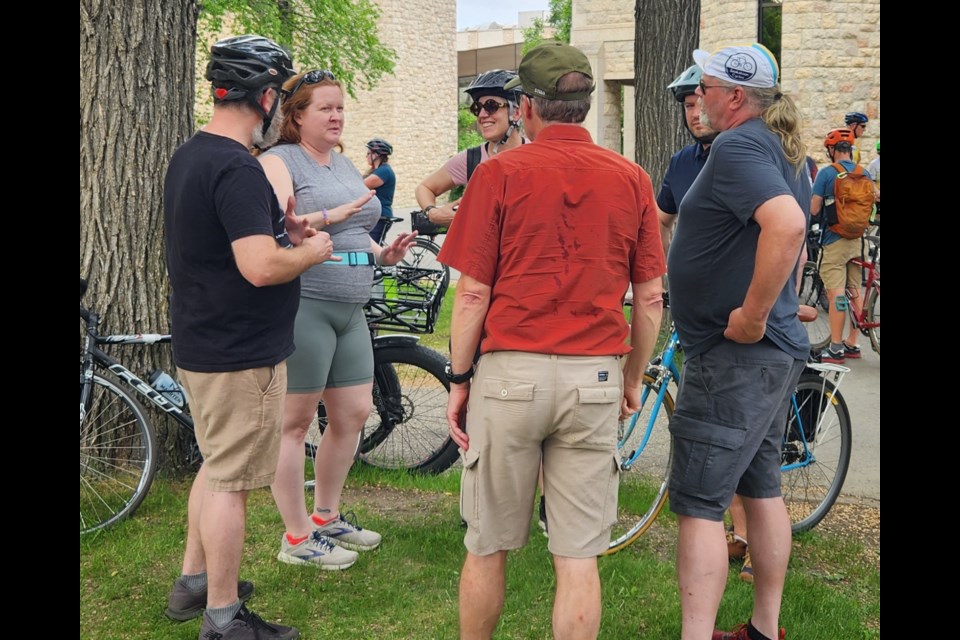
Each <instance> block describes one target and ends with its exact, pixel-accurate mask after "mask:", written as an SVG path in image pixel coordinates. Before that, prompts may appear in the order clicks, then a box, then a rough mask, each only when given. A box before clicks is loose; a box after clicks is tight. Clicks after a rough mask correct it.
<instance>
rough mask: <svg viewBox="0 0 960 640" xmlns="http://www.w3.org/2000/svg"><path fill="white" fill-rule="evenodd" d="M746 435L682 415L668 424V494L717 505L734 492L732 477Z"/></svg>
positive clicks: (740, 431)
mask: <svg viewBox="0 0 960 640" xmlns="http://www.w3.org/2000/svg"><path fill="white" fill-rule="evenodd" d="M746 433H747V432H746V431H745V430H744V429H739V428H736V427H729V426H725V425H719V424H711V423H706V422H702V421H700V420H696V419H694V418H691V417H689V416H685V415H682V414H674V415H673V418H672V419H671V420H670V434H671V435H672V436H673V467H672V469H671V471H670V490H671V491H678V492H680V493H686V494H689V495H692V496H696V497H699V498H701V499H704V500H710V501H719V500H721V499H723V498H725V497H726V496H727V495H728V494H729V493H730V492H731V491H732V489H733V487H734V486H735V484H736V481H737V479H736V478H734V477H733V472H734V470H735V469H736V466H737V462H738V460H739V458H740V449H741V448H742V447H743V442H744V439H745V438H746Z"/></svg>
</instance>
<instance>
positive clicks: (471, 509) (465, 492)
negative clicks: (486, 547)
mask: <svg viewBox="0 0 960 640" xmlns="http://www.w3.org/2000/svg"><path fill="white" fill-rule="evenodd" d="M461 458H462V459H463V473H462V474H461V476H460V517H461V518H463V521H464V522H466V523H467V524H468V525H470V526H472V527H476V526H478V525H479V523H480V504H479V503H480V500H479V495H480V489H479V487H480V482H479V479H478V478H477V472H478V470H477V463H478V462H479V461H480V452H479V451H478V450H477V449H475V448H471V449H467V450H466V451H464V452H463V453H462V454H461Z"/></svg>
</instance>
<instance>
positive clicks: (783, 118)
mask: <svg viewBox="0 0 960 640" xmlns="http://www.w3.org/2000/svg"><path fill="white" fill-rule="evenodd" d="M744 89H746V94H747V96H748V100H749V101H750V102H751V103H753V105H754V106H755V107H756V108H757V109H758V110H759V111H760V118H761V119H763V122H764V124H766V125H767V128H768V129H770V130H771V131H773V132H774V133H775V134H777V136H778V137H779V138H780V144H781V145H783V152H784V155H786V157H787V161H788V162H789V163H790V164H792V165H793V166H794V167H796V169H797V172H798V173H799V172H800V170H801V169H802V168H803V167H804V166H806V158H807V145H805V144H804V143H803V138H802V137H801V126H802V124H803V116H802V115H801V114H800V110H799V109H797V105H796V103H795V102H794V101H793V98H791V97H790V96H788V95H785V94H783V93H781V91H780V87H779V86H777V87H770V88H767V89H759V88H756V87H744Z"/></svg>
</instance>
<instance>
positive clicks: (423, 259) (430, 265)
mask: <svg viewBox="0 0 960 640" xmlns="http://www.w3.org/2000/svg"><path fill="white" fill-rule="evenodd" d="M439 254H440V245H438V244H437V243H436V242H433V241H432V240H430V239H429V238H420V237H417V238H416V239H415V240H414V243H413V244H412V245H411V246H410V248H409V249H408V250H407V255H406V256H405V257H404V258H403V260H401V261H400V264H402V265H405V266H408V267H417V268H419V269H432V270H434V271H442V272H443V280H442V282H441V287H442V292H441V294H440V296H438V297H440V298H443V294H445V293H446V291H447V287H448V286H450V267H448V266H447V265H445V264H443V263H442V262H440V261H439V260H437V256H438V255H439Z"/></svg>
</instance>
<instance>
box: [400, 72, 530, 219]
mask: <svg viewBox="0 0 960 640" xmlns="http://www.w3.org/2000/svg"><path fill="white" fill-rule="evenodd" d="M516 77H517V74H516V73H514V72H513V71H505V70H503V69H494V70H492V71H486V72H484V73H481V74H480V75H478V76H477V77H476V79H475V80H474V81H473V82H471V83H470V86H469V87H467V89H466V91H467V95H469V96H470V98H471V99H472V100H473V104H471V105H470V111H471V112H472V113H473V115H475V116H476V117H477V128H478V130H479V131H480V135H481V136H483V139H484V140H485V142H484V144H482V145H481V146H480V149H479V160H478V162H476V164H479V163H481V162H484V161H485V160H487V159H488V158H492V157H493V156H495V155H497V154H498V153H501V152H503V151H506V150H507V149H512V148H513V147H516V146H518V145H521V144H523V142H524V140H523V138H522V137H521V135H520V106H519V105H520V92H519V90H517V89H510V90H505V89H504V88H503V87H504V85H505V84H507V83H508V82H510V81H511V80H513V79H514V78H516ZM469 153H470V150H469V149H465V150H463V151H461V152H460V153H458V154H457V155H455V156H453V157H452V158H450V160H448V161H447V162H446V164H444V165H443V166H442V167H440V168H439V169H437V170H436V171H434V172H433V173H432V174H430V175H429V176H427V178H426V179H425V180H424V181H423V182H421V183H420V184H419V185H418V186H417V189H416V191H415V194H416V197H417V203H418V204H419V205H420V207H421V208H422V209H423V211H424V213H426V214H427V217H429V218H430V222H433V223H435V224H438V225H441V226H449V225H450V223H451V222H452V221H453V214H454V212H455V211H456V206H457V205H458V204H459V202H460V201H459V200H457V201H456V202H450V203H447V204H445V205H443V206H438V205H437V198H438V197H440V196H441V195H443V194H444V193H446V192H447V191H450V189H452V188H454V187H455V186H457V185H462V184H467V181H468V180H469V179H470V176H469V174H470V173H471V172H472V168H471V167H470V164H471V163H469V162H468V154H469Z"/></svg>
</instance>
